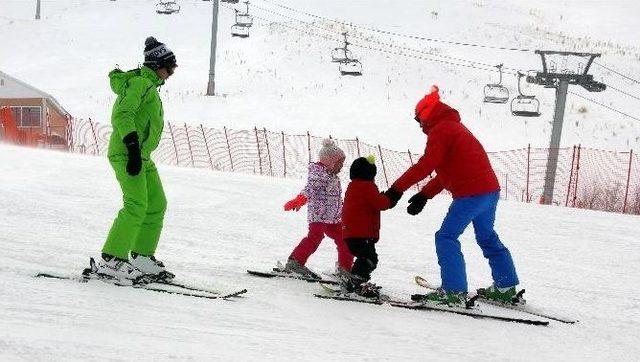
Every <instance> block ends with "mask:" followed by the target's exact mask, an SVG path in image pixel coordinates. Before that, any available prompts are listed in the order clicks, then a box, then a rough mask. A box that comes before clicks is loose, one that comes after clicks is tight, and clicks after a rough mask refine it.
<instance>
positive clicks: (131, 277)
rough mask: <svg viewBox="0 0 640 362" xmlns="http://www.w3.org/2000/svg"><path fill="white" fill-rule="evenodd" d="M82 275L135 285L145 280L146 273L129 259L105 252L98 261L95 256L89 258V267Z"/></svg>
mask: <svg viewBox="0 0 640 362" xmlns="http://www.w3.org/2000/svg"><path fill="white" fill-rule="evenodd" d="M82 276H83V277H84V278H85V279H86V280H88V279H100V280H104V281H110V282H113V283H114V284H118V285H133V284H141V283H144V282H145V280H144V273H142V272H141V271H140V270H138V269H137V268H136V267H134V266H133V265H131V263H129V261H128V260H124V259H119V258H117V257H115V256H112V255H108V254H104V253H103V254H102V256H101V258H100V260H99V261H98V263H96V262H95V260H94V259H93V258H90V259H89V268H87V269H85V270H84V271H83V272H82Z"/></svg>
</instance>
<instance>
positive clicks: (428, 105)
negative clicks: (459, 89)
mask: <svg viewBox="0 0 640 362" xmlns="http://www.w3.org/2000/svg"><path fill="white" fill-rule="evenodd" d="M439 90H440V89H439V88H438V86H437V85H435V84H434V85H432V86H431V89H430V91H429V94H427V95H426V96H424V98H422V99H421V100H420V102H418V104H416V121H420V122H425V121H426V120H427V119H429V115H430V114H431V112H432V111H433V109H434V108H435V106H436V105H437V104H438V103H440V93H438V92H439Z"/></svg>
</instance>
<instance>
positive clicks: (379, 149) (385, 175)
mask: <svg viewBox="0 0 640 362" xmlns="http://www.w3.org/2000/svg"><path fill="white" fill-rule="evenodd" d="M378 153H380V162H382V171H383V172H384V181H385V182H386V183H387V188H389V179H388V178H387V169H386V168H385V167H384V157H382V148H381V147H380V145H378Z"/></svg>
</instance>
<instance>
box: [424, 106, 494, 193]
mask: <svg viewBox="0 0 640 362" xmlns="http://www.w3.org/2000/svg"><path fill="white" fill-rule="evenodd" d="M436 107H437V108H436V109H435V110H434V111H433V114H432V119H438V122H437V123H436V124H435V125H433V126H432V128H430V130H429V140H428V143H427V148H426V150H425V154H426V153H427V151H429V152H431V150H430V148H432V149H433V148H437V149H436V150H434V151H433V152H441V153H442V160H441V162H440V163H439V164H437V165H436V166H435V172H436V173H437V175H438V177H439V180H440V182H441V183H442V186H443V187H444V188H445V189H447V190H448V191H450V192H451V193H452V194H453V196H454V197H464V196H470V195H480V194H484V193H487V192H493V191H497V190H499V189H500V186H499V184H498V179H497V177H496V175H495V172H494V171H493V167H492V166H491V163H490V162H489V157H488V156H487V153H486V152H485V150H484V147H482V145H481V144H480V142H479V141H478V139H477V138H476V137H475V136H474V135H473V134H472V133H471V131H469V130H468V129H467V127H465V126H464V125H463V124H462V123H461V121H460V116H459V114H458V112H457V111H456V110H454V109H452V108H450V107H449V106H447V105H446V104H444V103H440V104H438V105H436Z"/></svg>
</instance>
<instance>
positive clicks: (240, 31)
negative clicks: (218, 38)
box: [231, 24, 249, 38]
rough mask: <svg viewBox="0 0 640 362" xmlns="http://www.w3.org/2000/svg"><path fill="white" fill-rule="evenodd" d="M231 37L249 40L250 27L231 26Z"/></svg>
mask: <svg viewBox="0 0 640 362" xmlns="http://www.w3.org/2000/svg"><path fill="white" fill-rule="evenodd" d="M231 36H235V37H238V38H248V37H249V27H246V26H241V25H238V24H234V25H232V26H231Z"/></svg>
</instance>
